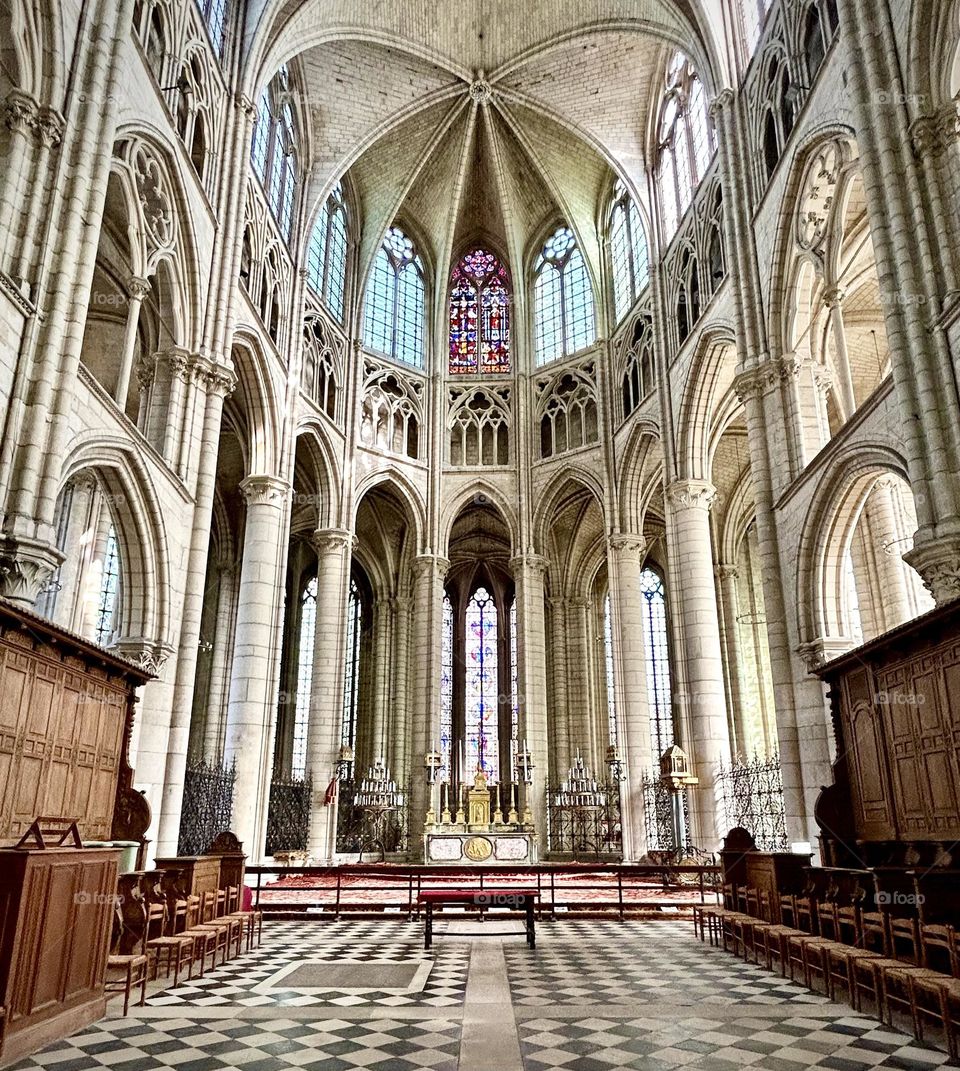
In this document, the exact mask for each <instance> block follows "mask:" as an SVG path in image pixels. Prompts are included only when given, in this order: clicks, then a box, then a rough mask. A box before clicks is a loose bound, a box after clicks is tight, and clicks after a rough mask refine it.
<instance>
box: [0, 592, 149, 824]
mask: <svg viewBox="0 0 960 1071" xmlns="http://www.w3.org/2000/svg"><path fill="white" fill-rule="evenodd" d="M146 679H148V678H147V676H146V674H142V673H140V672H139V671H138V670H136V669H134V668H133V667H132V666H127V665H126V664H124V663H121V662H119V661H118V660H117V659H114V658H112V657H111V656H109V655H108V654H106V653H105V652H102V651H100V650H98V649H97V648H95V647H93V646H92V645H87V644H85V643H84V641H82V640H79V639H78V638H76V637H72V636H70V635H69V634H66V633H62V632H60V631H59V630H57V629H55V628H54V627H53V626H51V625H49V624H48V623H46V622H42V621H39V620H34V619H33V618H32V617H31V616H28V615H24V614H21V613H20V612H19V611H15V610H13V609H12V608H10V607H8V606H6V605H0V845H2V844H14V843H16V841H17V840H19V838H20V837H21V835H22V834H23V833H24V832H25V831H26V830H27V829H28V828H29V826H30V823H31V822H32V821H33V820H34V819H35V818H36V817H37V816H38V815H47V816H51V817H53V816H60V817H71V818H76V819H77V820H78V825H79V828H80V833H81V835H82V836H83V837H84V839H88V840H103V839H108V838H109V837H110V835H111V827H112V824H113V814H114V808H115V805H116V798H117V786H118V782H119V781H120V776H121V771H122V770H128V767H126V762H125V756H124V753H123V751H124V730H125V727H126V722H127V720H128V717H129V716H130V715H129V713H128V712H129V711H130V710H131V706H130V703H131V696H132V693H133V690H134V688H135V687H136V686H137V685H138V684H141V683H143V682H144V681H145V680H146Z"/></svg>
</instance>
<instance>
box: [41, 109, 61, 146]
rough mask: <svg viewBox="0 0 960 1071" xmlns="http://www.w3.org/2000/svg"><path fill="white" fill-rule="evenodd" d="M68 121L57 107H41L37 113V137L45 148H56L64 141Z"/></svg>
mask: <svg viewBox="0 0 960 1071" xmlns="http://www.w3.org/2000/svg"><path fill="white" fill-rule="evenodd" d="M66 129H67V121H66V120H65V119H64V118H63V116H62V115H61V114H60V113H59V112H58V111H57V110H56V108H49V107H46V106H44V107H41V108H40V111H39V113H38V115H37V137H38V138H39V139H40V143H41V144H42V145H43V147H44V148H45V149H53V148H56V146H57V145H59V144H60V142H61V141H63V134H64V131H65V130H66Z"/></svg>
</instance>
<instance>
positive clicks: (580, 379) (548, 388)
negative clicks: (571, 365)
mask: <svg viewBox="0 0 960 1071" xmlns="http://www.w3.org/2000/svg"><path fill="white" fill-rule="evenodd" d="M593 375H594V366H593V364H592V362H591V363H588V364H587V365H585V366H584V367H582V368H578V369H573V370H571V371H569V372H564V373H563V374H562V375H560V376H558V377H557V378H556V380H555V381H553V382H551V381H549V380H547V381H541V382H540V383H539V384H538V391H539V393H540V394H541V404H540V456H541V457H542V458H548V457H555V456H556V455H557V454H562V453H565V452H566V451H567V450H576V449H578V448H579V447H581V446H589V445H590V444H591V443H595V442H597V441H598V440H599V437H600V427H599V413H598V409H597V399H596V385H595V383H594V380H593Z"/></svg>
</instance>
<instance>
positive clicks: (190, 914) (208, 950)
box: [181, 895, 230, 978]
mask: <svg viewBox="0 0 960 1071" xmlns="http://www.w3.org/2000/svg"><path fill="white" fill-rule="evenodd" d="M203 910H204V899H203V898H202V897H200V896H196V895H191V896H188V897H187V900H186V906H185V909H184V911H185V918H186V924H187V925H186V929H184V930H182V931H181V932H182V933H185V934H189V935H190V936H191V937H194V938H195V939H196V941H197V943H198V947H199V949H200V976H201V978H202V977H203V972H204V971H205V970H206V963H207V956H208V955H209V956H210V957H211V962H210V966H211V969H212V968H215V967H216V966H217V953H218V952H222V953H223V960H222V961H223V962H224V963H226V960H227V956H226V944H227V935H228V933H229V932H230V931H229V927H227V926H225V925H224V926H214V925H211V924H209V923H207V922H205V921H204V920H203Z"/></svg>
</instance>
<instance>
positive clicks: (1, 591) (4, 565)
mask: <svg viewBox="0 0 960 1071" xmlns="http://www.w3.org/2000/svg"><path fill="white" fill-rule="evenodd" d="M64 557H65V555H64V554H63V553H62V552H61V551H59V550H57V548H56V547H54V546H52V545H50V544H49V543H43V542H41V541H40V540H38V539H23V538H18V537H16V536H9V535H8V536H3V537H2V538H0V595H3V597H4V598H6V599H10V600H11V601H12V602H19V603H24V604H26V605H27V606H32V605H33V604H34V603H35V602H36V601H37V598H38V596H39V595H40V592H41V591H42V589H43V586H44V585H45V584H46V583H47V581H48V580H49V579H50V577H51V576H52V575H53V573H54V572H55V570H56V569H57V568H58V567H59V566H60V564H61V563H62V562H63V560H64Z"/></svg>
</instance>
